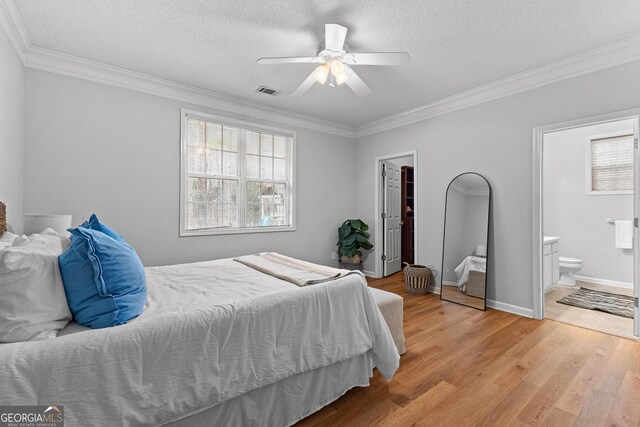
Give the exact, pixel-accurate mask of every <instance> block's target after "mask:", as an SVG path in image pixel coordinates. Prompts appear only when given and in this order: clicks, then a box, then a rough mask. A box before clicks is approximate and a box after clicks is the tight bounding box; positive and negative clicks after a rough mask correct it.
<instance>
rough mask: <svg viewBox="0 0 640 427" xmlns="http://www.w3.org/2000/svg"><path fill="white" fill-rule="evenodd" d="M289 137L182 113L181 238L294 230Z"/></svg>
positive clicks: (244, 124) (291, 140)
mask: <svg viewBox="0 0 640 427" xmlns="http://www.w3.org/2000/svg"><path fill="white" fill-rule="evenodd" d="M294 144H295V133H294V132H292V131H287V130H282V129H275V128H269V127H265V126H261V125H256V124H253V123H248V122H242V121H236V120H230V119H226V118H222V117H217V116H211V115H207V114H203V113H197V112H193V111H188V110H184V109H183V110H182V142H181V172H180V175H181V182H180V235H181V236H194V235H206V234H234V233H254V232H265V231H289V230H294V225H295V221H294V209H293V207H294V185H293V184H294V183H293V176H294V171H293V166H294Z"/></svg>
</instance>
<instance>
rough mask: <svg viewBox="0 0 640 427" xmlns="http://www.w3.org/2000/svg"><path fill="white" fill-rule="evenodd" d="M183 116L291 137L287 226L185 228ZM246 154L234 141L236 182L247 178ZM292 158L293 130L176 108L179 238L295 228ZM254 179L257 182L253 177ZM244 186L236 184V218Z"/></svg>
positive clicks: (242, 207)
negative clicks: (178, 169)
mask: <svg viewBox="0 0 640 427" xmlns="http://www.w3.org/2000/svg"><path fill="white" fill-rule="evenodd" d="M187 118H193V119H196V120H204V121H208V122H213V123H216V124H221V125H223V126H224V125H228V126H234V127H241V128H242V129H246V130H251V131H255V132H259V133H273V134H277V135H280V136H285V137H289V138H291V150H290V153H288V154H290V156H289V158H288V159H287V165H286V166H287V171H288V174H287V179H286V180H285V181H274V182H285V183H286V185H287V197H288V200H287V205H288V211H289V212H288V214H289V218H290V219H291V221H290V225H287V226H268V227H265V226H263V227H260V226H259V227H219V228H206V229H199V230H188V229H187V227H186V224H187V204H186V201H187V192H188V188H187V183H188V173H187ZM245 157H246V146H245V144H244V141H243V142H241V143H239V144H238V159H243V160H242V161H239V162H238V174H239V175H238V178H237V179H238V181H239V182H243V183H246V181H247V180H249V181H252V179H247V177H246V171H245V163H244V159H245ZM295 158H296V133H295V131H292V130H288V129H281V128H276V127H271V126H264V125H261V124H258V123H251V122H247V121H243V120H236V119H230V118H228V117H222V116H217V115H213V114H207V113H202V112H200V111H195V110H189V109H186V108H181V109H180V237H188V236H210V235H225V234H249V233H274V232H281V231H295V229H296V209H295V206H296V204H295V201H296V197H295V176H296V174H295V172H296V171H295V164H296V162H295ZM224 179H234V178H233V177H228V176H225V177H224ZM256 181H260V180H259V179H257V180H256ZM245 190H246V189H245V188H244V186H243V185H238V200H239V201H238V218H244V213H245V206H246V198H245Z"/></svg>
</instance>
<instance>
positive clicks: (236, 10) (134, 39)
mask: <svg viewBox="0 0 640 427" xmlns="http://www.w3.org/2000/svg"><path fill="white" fill-rule="evenodd" d="M16 6H17V8H18V11H19V13H20V16H21V18H22V20H23V23H24V25H25V27H26V30H27V33H28V35H29V37H30V39H31V42H32V44H33V45H34V46H39V47H44V48H48V49H52V50H55V51H59V52H62V53H66V54H70V55H75V56H79V57H82V58H86V59H91V60H94V61H99V62H102V63H105V64H109V65H114V66H117V67H122V68H125V69H129V70H133V71H137V72H141V73H145V74H149V75H152V76H156V77H160V78H164V79H168V80H172V81H176V82H180V83H185V84H188V85H193V86H197V87H201V88H206V89H210V90H213V91H216V92H220V93H224V94H228V95H233V96H237V97H241V98H244V99H249V100H252V101H256V102H260V103H263V104H266V105H270V106H275V107H278V108H282V109H287V110H291V111H295V112H299V113H303V114H308V115H312V116H315V117H319V118H323V119H327V120H331V121H334V122H338V123H343V124H347V125H351V126H358V125H362V124H365V123H370V122H373V121H375V120H376V119H379V118H382V117H386V116H389V115H392V114H395V113H398V112H401V111H405V110H408V109H411V108H415V107H418V106H421V105H425V104H429V103H431V102H434V101H437V100H438V99H442V98H445V97H447V96H451V95H454V94H457V93H460V92H463V91H466V90H469V89H472V88H475V87H478V86H481V85H483V84H486V83H490V82H493V81H496V80H499V79H501V78H505V77H508V76H511V75H514V74H517V73H521V72H524V71H527V70H530V69H533V68H536V67H539V66H542V65H545V64H548V63H551V62H554V61H557V60H560V59H562V58H565V57H567V56H571V55H575V54H578V53H582V52H585V51H588V50H591V49H595V48H598V47H602V46H604V45H606V44H609V43H612V42H615V41H619V40H622V39H625V38H628V37H631V36H634V35H636V34H638V33H640V1H638V0H562V1H558V0H536V1H531V0H517V1H516V0H465V1H461V0H411V1H371V0H369V1H367V0H351V1H348V2H345V1H336V0H324V1H258V0H254V1H248V0H233V1H228V0H224V1H210V0H209V1H205V0H197V1H196V0H193V1H175V0H174V1H170V0H153V1H152V0H108V1H104V0H73V1H72V0H60V1H50V0H20V1H16ZM325 23H338V24H341V25H344V26H346V27H347V28H348V29H349V33H348V34H347V44H348V45H349V49H350V50H351V51H353V52H357V51H363V52H376V51H379V52H384V51H407V52H409V53H410V54H411V62H410V63H409V65H406V66H401V67H373V66H368V67H362V66H361V67H354V69H355V70H356V72H358V74H359V75H360V76H361V77H362V78H363V80H364V81H365V82H366V83H367V84H368V85H369V86H370V87H371V89H372V91H373V93H372V94H371V95H370V96H368V97H366V98H358V97H356V96H355V95H354V94H353V93H352V92H351V91H350V90H349V89H348V88H347V87H343V86H340V87H336V88H335V89H331V88H330V87H328V85H325V86H319V85H315V86H314V87H313V88H312V89H311V90H310V91H309V92H307V94H306V95H304V96H303V97H301V98H292V97H290V96H289V95H288V93H291V92H292V91H293V90H295V88H296V87H297V86H298V85H299V84H300V83H301V82H302V81H303V80H304V79H305V78H306V77H307V75H308V74H309V73H310V72H311V71H312V70H313V68H314V66H313V65H310V64H294V65H259V64H257V63H256V60H257V59H258V58H260V57H263V56H297V55H302V56H309V55H315V54H316V53H317V51H318V46H319V44H320V43H321V41H322V40H323V33H324V24H325ZM260 85H266V86H269V87H272V88H275V89H278V90H282V91H283V93H282V94H280V95H279V96H277V97H269V96H266V95H262V94H257V93H255V92H254V91H255V89H256V88H257V87H258V86H260Z"/></svg>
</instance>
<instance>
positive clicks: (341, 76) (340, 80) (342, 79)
mask: <svg viewBox="0 0 640 427" xmlns="http://www.w3.org/2000/svg"><path fill="white" fill-rule="evenodd" d="M334 77H335V79H336V83H337V84H338V86H339V85H341V84H343V83H345V82H346V81H347V80H349V75H348V74H347V73H345V72H344V71H343V72H341V73H340V74H337V75H336V74H334Z"/></svg>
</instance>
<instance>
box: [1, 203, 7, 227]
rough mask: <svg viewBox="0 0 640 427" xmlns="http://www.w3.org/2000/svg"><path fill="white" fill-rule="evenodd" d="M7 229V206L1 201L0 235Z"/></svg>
mask: <svg viewBox="0 0 640 427" xmlns="http://www.w3.org/2000/svg"><path fill="white" fill-rule="evenodd" d="M5 231H7V207H6V206H5V204H4V203H2V202H0V235H2V233H4V232H5Z"/></svg>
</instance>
